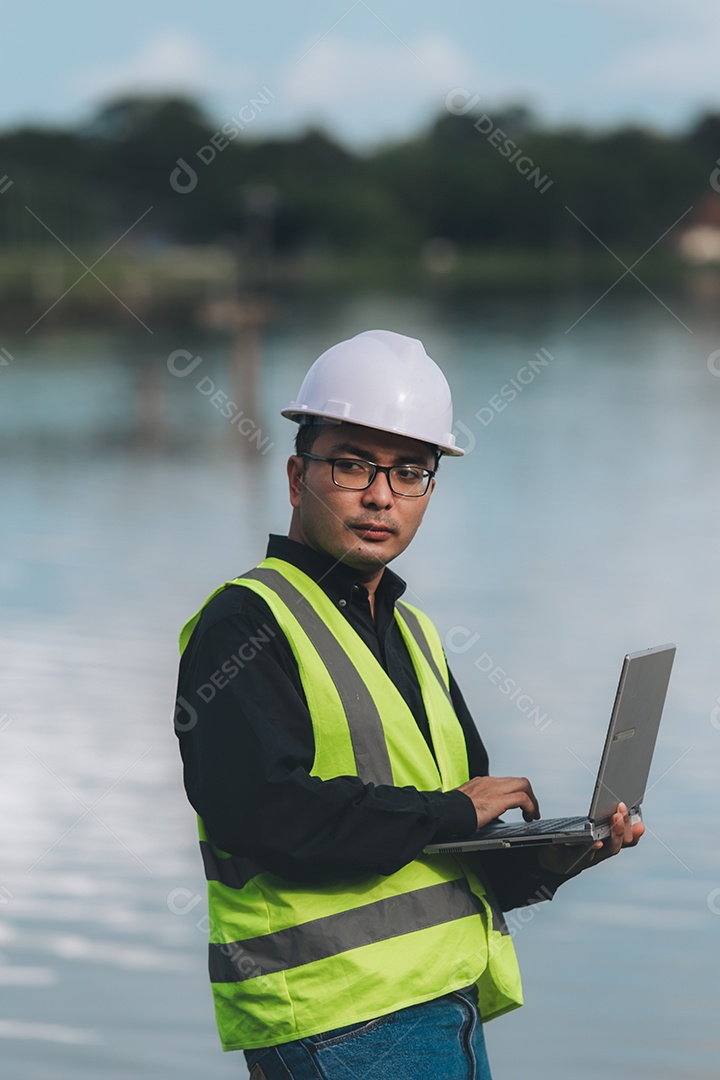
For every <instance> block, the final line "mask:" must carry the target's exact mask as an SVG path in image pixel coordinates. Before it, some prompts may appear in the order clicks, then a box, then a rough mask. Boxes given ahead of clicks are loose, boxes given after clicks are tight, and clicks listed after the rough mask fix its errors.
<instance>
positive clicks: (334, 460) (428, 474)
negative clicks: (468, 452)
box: [299, 451, 437, 499]
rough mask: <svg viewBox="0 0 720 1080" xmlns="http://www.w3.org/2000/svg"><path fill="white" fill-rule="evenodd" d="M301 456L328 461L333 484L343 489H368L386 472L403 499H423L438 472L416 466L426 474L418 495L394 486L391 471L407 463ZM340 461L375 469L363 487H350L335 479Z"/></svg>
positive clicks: (391, 485) (310, 455)
mask: <svg viewBox="0 0 720 1080" xmlns="http://www.w3.org/2000/svg"><path fill="white" fill-rule="evenodd" d="M299 456H300V457H306V458H310V460H311V461H326V462H327V463H328V465H331V466H332V482H333V484H334V485H335V487H339V488H342V490H343V491H367V489H368V488H369V487H371V486H372V484H373V481H374V480H375V477H376V476H377V474H378V473H379V472H382V473H385V475H386V477H387V482H388V487H389V488H390V490H391V491H392V493H393V495H397V496H398V497H399V498H401V499H422V498H423V497H424V496H425V495H427V493H428V491H429V490H430V481H431V480H432V479H433V477H434V476H435V473H436V472H437V468H435V469H426V468H425V466H424V465H417V466H414V467H415V468H419V469H420V470H421V471H422V472H423V473H424V474H425V490H424V491H421V492H420V493H419V494H417V495H411V494H408V492H407V491H396V490H395V488H394V487H393V484H392V477H391V476H390V473H391V472H392V470H393V469H403V468H406V466H405V465H376V464H375V462H374V461H366V460H365V458H348V457H338V458H329V457H319V456H318V455H317V454H310V453H308V452H307V451H305V452H304V453H302V454H300V455H299ZM338 461H355V462H357V463H358V464H360V465H369V466H370V468H371V469H372V470H373V471H372V473H371V474H370V479H369V480H368V482H367V484H363V486H362V487H348V486H347V485H346V484H339V483H338V482H337V480H336V479H335V465H336V464H337V462H338Z"/></svg>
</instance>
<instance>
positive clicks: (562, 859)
mask: <svg viewBox="0 0 720 1080" xmlns="http://www.w3.org/2000/svg"><path fill="white" fill-rule="evenodd" d="M644 832H645V826H644V825H643V823H642V822H641V821H638V822H637V823H636V824H635V825H631V824H630V815H629V814H628V808H627V806H626V805H625V803H618V808H617V810H616V812H615V813H614V814H613V816H612V820H611V822H610V835H609V836H607V837H606V838H605V839H604V840H596V841H595V843H594V844H592V845H591V846H590V847H589V848H588V847H585V846H584V845H582V846H581V845H580V844H577V845H575V844H549V845H548V846H547V847H544V848H542V849H541V850H540V852H539V862H540V865H541V866H542V868H543V869H544V870H551V871H552V872H553V873H555V874H572V873H575V872H577V871H578V870H585V869H586V868H587V867H588V866H594V864H595V863H599V862H602V861H603V859H609V858H611V857H612V856H613V855H617V853H618V851H620V848H624V847H635V845H636V844H637V843H638V841H639V840H640V837H641V836H642V834H643V833H644Z"/></svg>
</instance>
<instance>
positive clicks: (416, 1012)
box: [245, 988, 491, 1080]
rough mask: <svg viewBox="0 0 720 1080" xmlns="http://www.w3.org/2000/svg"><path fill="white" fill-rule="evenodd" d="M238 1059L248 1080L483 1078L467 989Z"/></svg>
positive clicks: (478, 1025)
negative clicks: (243, 1063) (242, 1062)
mask: <svg viewBox="0 0 720 1080" xmlns="http://www.w3.org/2000/svg"><path fill="white" fill-rule="evenodd" d="M245 1059H246V1061H247V1063H248V1068H249V1069H250V1080H491V1077H490V1066H489V1065H488V1059H487V1053H486V1051H485V1039H484V1036H483V1029H482V1022H481V1020H480V1016H479V1014H478V1011H477V1005H476V1004H475V994H474V988H471V989H469V990H458V991H456V992H455V993H452V994H446V995H445V997H441V998H436V999H435V1001H426V1002H424V1003H423V1004H422V1005H411V1006H410V1007H409V1008H407V1009H399V1010H398V1011H397V1012H394V1013H390V1014H389V1015H388V1016H380V1017H378V1018H377V1019H376V1020H367V1021H365V1022H363V1023H361V1024H350V1025H349V1026H348V1027H341V1028H335V1030H333V1031H325V1032H323V1033H322V1034H320V1035H311V1036H310V1037H309V1038H306V1039H297V1040H296V1041H295V1042H288V1043H282V1044H281V1045H280V1046H271V1047H266V1048H265V1049H262V1050H246V1051H245Z"/></svg>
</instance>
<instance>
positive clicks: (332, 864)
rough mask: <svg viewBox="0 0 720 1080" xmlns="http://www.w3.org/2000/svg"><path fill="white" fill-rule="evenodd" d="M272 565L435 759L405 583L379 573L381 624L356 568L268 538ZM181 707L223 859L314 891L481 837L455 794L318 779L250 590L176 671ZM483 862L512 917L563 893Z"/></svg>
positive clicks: (195, 792)
mask: <svg viewBox="0 0 720 1080" xmlns="http://www.w3.org/2000/svg"><path fill="white" fill-rule="evenodd" d="M267 554H268V556H274V557H276V558H280V559H284V560H285V561H287V562H290V563H292V564H293V565H294V566H297V567H298V568H299V569H300V570H302V571H304V572H305V573H306V574H308V576H310V577H311V578H312V579H313V580H314V581H316V582H317V583H318V584H319V585H320V587H321V588H322V589H323V590H324V592H325V593H326V594H327V595H328V597H329V598H330V599H331V600H332V602H333V603H334V604H335V605H336V606H337V607H338V609H339V610H340V611H341V612H342V613H343V614H344V615H345V617H346V618H347V620H348V622H349V623H350V624H351V626H352V627H353V628H354V629H355V630H356V631H357V633H358V634H359V635H360V637H361V638H362V640H363V641H364V642H365V644H366V645H367V646H368V647H369V648H370V650H371V651H372V653H373V655H374V656H375V657H376V659H377V660H378V661H379V663H380V664H381V665H382V666H383V668H384V669H385V671H386V672H387V673H388V675H389V676H390V678H391V679H392V681H393V682H394V683H395V685H396V686H397V688H398V690H399V691H400V693H401V694H402V696H403V698H404V699H405V701H406V702H407V704H408V706H409V708H410V710H411V712H412V714H413V716H414V717H415V720H416V722H417V724H418V726H419V728H420V730H421V731H422V733H423V735H424V737H425V739H426V740H427V742H428V745H429V746H430V749H431V750H432V740H431V736H430V729H429V725H428V720H427V716H426V713H425V708H424V705H423V701H422V695H421V692H420V686H419V683H418V680H417V676H416V675H415V670H414V668H413V666H412V661H411V659H410V655H409V653H408V651H407V648H406V646H405V643H404V641H403V638H402V635H401V633H400V630H399V628H398V625H397V622H396V621H395V618H394V605H395V601H396V600H397V599H398V598H399V597H400V596H401V595H402V593H403V592H404V591H405V583H404V582H403V581H402V579H401V578H399V577H398V576H397V574H395V573H394V572H393V571H392V570H389V569H387V568H386V569H385V571H384V573H383V576H382V578H381V580H380V583H379V585H378V588H377V591H376V594H375V617H374V618H373V614H372V612H371V610H370V603H369V599H368V593H367V590H366V589H365V587H364V586H363V585H362V584H360V583H359V582H357V581H356V578H355V572H354V571H353V569H352V568H351V567H347V566H345V565H344V564H342V563H337V562H336V561H335V560H334V559H333V558H332V557H331V556H329V555H325V554H323V553H321V552H317V551H315V550H314V549H312V548H309V547H307V546H305V545H303V544H299V543H296V542H295V541H293V540H290V539H288V538H287V537H282V536H271V537H270V542H269V545H268V550H267ZM450 692H451V696H452V701H453V704H454V707H455V711H456V714H457V716H458V720H459V722H460V724H461V726H462V729H463V733H464V736H465V742H466V745H467V750H468V761H469V766H470V776H485V775H487V774H488V756H487V753H486V751H485V747H484V745H483V742H482V740H481V738H480V735H479V733H478V731H477V728H476V727H475V724H474V723H473V720H472V717H471V716H470V713H469V711H468V708H467V706H466V704H465V701H464V700H463V697H462V694H461V693H460V690H459V688H458V687H457V684H456V683H455V680H454V679H453V677H452V675H451V676H450ZM178 701H179V709H178V713H177V716H178V720H177V723H176V730H177V733H178V737H179V739H180V748H181V753H182V758H183V763H184V775H185V788H186V791H187V794H188V798H189V800H190V802H191V803H192V805H193V807H194V808H195V810H197V812H198V813H199V814H200V816H201V818H202V819H203V821H204V822H205V825H206V827H207V830H208V832H209V834H210V836H211V837H212V839H213V841H214V842H215V844H217V846H218V847H219V848H221V849H222V850H224V851H227V852H230V853H231V854H233V855H239V856H243V857H245V858H247V859H250V860H251V861H252V862H254V863H256V864H258V866H260V867H264V868H266V869H268V870H270V871H272V872H273V873H275V874H278V875H279V876H281V877H285V878H286V879H288V880H291V881H293V880H294V881H301V882H308V883H313V882H314V883H318V884H320V883H322V882H323V881H330V880H333V879H338V878H342V877H348V876H354V875H358V874H367V873H380V874H391V873H393V872H394V871H396V870H398V869H399V868H400V867H401V866H404V865H405V864H406V863H408V862H410V861H411V860H412V859H414V858H415V857H417V855H418V854H419V853H420V852H421V851H422V849H423V847H424V846H425V845H426V844H429V843H433V842H435V843H437V842H441V841H446V840H451V839H457V838H458V837H461V836H468V835H470V834H471V833H472V832H474V831H475V828H476V821H477V819H476V814H475V809H474V806H473V804H472V802H471V800H470V799H469V798H468V797H467V796H466V795H465V794H464V793H463V792H461V791H449V792H440V791H430V792H422V791H418V790H416V789H415V788H412V787H404V788H398V787H392V786H389V785H375V784H366V783H364V782H363V781H362V779H361V778H360V777H358V776H338V777H334V778H333V779H331V780H320V779H319V778H317V777H314V776H311V775H310V770H311V768H312V765H313V759H314V754H315V746H314V736H313V726H312V720H311V717H310V713H309V710H308V707H307V701H306V698H305V693H304V691H303V687H302V683H301V680H300V674H299V671H298V667H297V663H296V661H295V658H294V655H293V652H292V649H291V646H290V643H289V642H288V640H287V638H286V637H285V635H284V634H283V632H282V630H281V629H280V627H279V625H278V623H277V620H276V619H275V617H274V616H273V614H272V613H271V611H270V609H269V608H268V606H267V604H266V603H265V601H264V600H263V599H262V598H261V597H260V596H258V595H257V594H256V593H254V592H252V591H251V590H250V589H245V588H238V587H232V586H230V587H228V588H226V589H224V590H223V591H222V592H221V593H219V594H218V595H217V596H216V597H214V599H213V600H211V601H210V603H209V604H208V605H207V606H206V608H205V609H204V611H203V613H202V616H201V618H200V621H199V623H198V625H197V626H196V627H195V630H194V632H193V634H192V637H191V639H190V642H189V643H188V646H187V648H186V649H185V652H184V654H183V656H182V659H181V663H180V676H179V684H178ZM475 858H477V859H479V861H480V871H481V874H482V876H483V879H484V880H485V881H486V883H487V884H489V885H490V887H491V888H492V889H493V890H494V892H495V894H496V896H497V898H498V902H499V904H500V906H501V907H502V908H503V909H504V910H509V909H510V908H512V907H517V906H520V905H522V904H527V903H531V902H534V901H535V900H538V899H545V898H548V897H549V896H551V895H552V894H553V893H554V891H555V890H556V889H557V887H558V886H559V884H560V883H561V882H562V880H564V879H563V878H560V877H558V875H556V874H552V873H549V872H547V871H542V870H541V869H540V868H539V866H538V863H537V855H536V852H535V851H533V850H515V851H500V852H497V851H492V852H486V853H483V854H482V856H479V855H478V856H475Z"/></svg>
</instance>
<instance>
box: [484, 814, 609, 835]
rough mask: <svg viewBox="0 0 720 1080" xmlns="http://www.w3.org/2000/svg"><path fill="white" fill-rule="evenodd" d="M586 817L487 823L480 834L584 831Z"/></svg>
mask: <svg viewBox="0 0 720 1080" xmlns="http://www.w3.org/2000/svg"><path fill="white" fill-rule="evenodd" d="M587 823H588V819H587V818H586V817H567V818H546V819H545V820H543V819H542V818H540V820H539V821H523V822H520V823H519V824H517V825H503V824H499V823H498V824H497V825H487V826H486V827H485V828H484V829H481V830H480V835H481V836H483V837H484V836H492V835H495V834H497V835H498V836H538V835H540V836H542V835H544V834H546V833H556V832H585V827H586V825H587Z"/></svg>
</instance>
